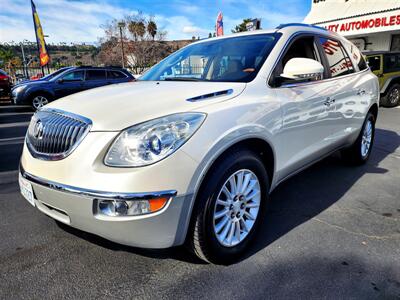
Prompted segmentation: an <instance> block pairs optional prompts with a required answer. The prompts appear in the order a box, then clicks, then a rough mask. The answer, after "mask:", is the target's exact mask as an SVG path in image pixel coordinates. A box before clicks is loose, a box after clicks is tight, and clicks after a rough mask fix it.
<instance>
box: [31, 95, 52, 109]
mask: <svg viewBox="0 0 400 300" xmlns="http://www.w3.org/2000/svg"><path fill="white" fill-rule="evenodd" d="M47 103H49V97H48V96H44V95H36V96H33V98H32V108H33V109H34V110H35V111H36V110H38V109H41V108H42V107H43V106H45V105H46V104H47Z"/></svg>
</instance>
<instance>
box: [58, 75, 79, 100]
mask: <svg viewBox="0 0 400 300" xmlns="http://www.w3.org/2000/svg"><path fill="white" fill-rule="evenodd" d="M84 74H85V73H84V71H82V70H79V71H73V72H69V73H67V74H65V76H63V77H62V78H61V79H62V80H61V81H60V80H58V81H56V82H55V83H54V85H55V87H54V93H55V95H56V98H61V97H65V96H68V95H71V94H73V93H77V92H79V91H80V90H82V88H83V84H84V81H83V79H84Z"/></svg>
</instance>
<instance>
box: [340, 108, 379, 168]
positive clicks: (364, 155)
mask: <svg viewBox="0 0 400 300" xmlns="http://www.w3.org/2000/svg"><path fill="white" fill-rule="evenodd" d="M374 137H375V117H374V115H373V114H372V113H370V112H369V113H368V114H367V117H366V118H365V121H364V124H363V127H362V129H361V132H360V135H359V136H358V138H357V140H356V141H355V142H354V144H353V145H352V146H351V147H349V148H347V149H344V150H342V157H343V158H344V160H345V161H347V162H349V163H351V164H353V165H361V164H365V163H366V162H367V161H368V159H369V156H370V155H371V151H372V145H373V144H374Z"/></svg>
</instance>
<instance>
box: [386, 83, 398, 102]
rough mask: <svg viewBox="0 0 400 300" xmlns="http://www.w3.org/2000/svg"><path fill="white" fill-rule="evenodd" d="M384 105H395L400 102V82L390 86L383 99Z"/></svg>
mask: <svg viewBox="0 0 400 300" xmlns="http://www.w3.org/2000/svg"><path fill="white" fill-rule="evenodd" d="M381 104H382V106H386V107H394V106H397V105H399V104H400V84H397V83H395V84H393V85H391V86H390V88H389V90H388V92H387V94H386V95H385V96H384V97H382V99H381Z"/></svg>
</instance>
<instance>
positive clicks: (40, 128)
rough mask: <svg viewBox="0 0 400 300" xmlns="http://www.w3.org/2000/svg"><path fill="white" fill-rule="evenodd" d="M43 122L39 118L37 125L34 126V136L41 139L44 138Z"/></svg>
mask: <svg viewBox="0 0 400 300" xmlns="http://www.w3.org/2000/svg"><path fill="white" fill-rule="evenodd" d="M43 129H44V126H43V123H42V121H40V120H38V121H37V122H36V124H35V127H33V136H34V137H35V139H38V140H41V139H42V138H43Z"/></svg>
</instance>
